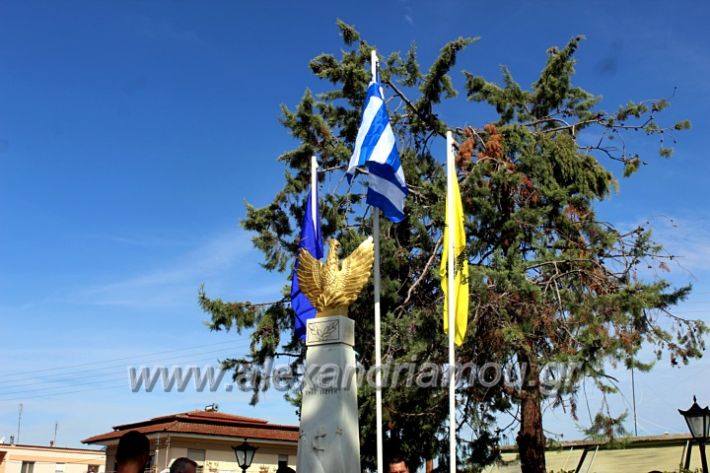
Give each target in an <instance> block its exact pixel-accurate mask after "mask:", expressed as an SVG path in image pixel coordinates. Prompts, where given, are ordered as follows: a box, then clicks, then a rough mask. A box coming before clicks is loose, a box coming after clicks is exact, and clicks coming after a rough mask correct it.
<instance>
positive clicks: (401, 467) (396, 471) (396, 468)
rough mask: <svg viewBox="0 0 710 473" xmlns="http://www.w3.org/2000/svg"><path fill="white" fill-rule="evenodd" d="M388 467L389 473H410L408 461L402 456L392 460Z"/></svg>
mask: <svg viewBox="0 0 710 473" xmlns="http://www.w3.org/2000/svg"><path fill="white" fill-rule="evenodd" d="M387 465H388V467H389V470H388V473H409V467H408V466H407V460H405V459H404V457H402V456H399V455H396V456H394V457H392V458H390V459H389V461H388V462H387Z"/></svg>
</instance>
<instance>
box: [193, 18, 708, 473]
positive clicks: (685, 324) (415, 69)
mask: <svg viewBox="0 0 710 473" xmlns="http://www.w3.org/2000/svg"><path fill="white" fill-rule="evenodd" d="M338 27H339V29H340V32H341V36H342V39H343V41H344V50H343V51H342V53H341V55H340V57H339V58H338V57H335V56H333V55H330V54H321V55H319V56H318V57H316V58H315V59H313V60H312V61H311V63H310V67H311V70H312V71H313V73H314V74H315V75H316V76H317V77H318V78H320V79H322V80H324V81H327V83H329V84H331V86H332V89H331V90H329V91H327V92H325V93H321V94H317V95H314V94H313V93H312V92H311V91H309V90H306V92H305V94H304V95H303V97H302V99H301V101H300V102H299V103H298V105H297V106H296V107H295V109H291V108H288V107H286V106H284V107H282V110H281V122H282V123H283V125H284V127H285V128H286V129H287V130H288V132H289V133H290V134H291V135H292V136H293V137H294V138H296V139H297V140H298V142H299V143H300V144H299V145H298V146H297V147H296V148H295V149H293V150H291V151H288V152H286V153H284V154H283V155H281V156H280V157H279V160H280V161H281V162H282V163H283V164H284V168H285V176H284V186H283V188H282V189H281V190H280V191H279V192H278V193H277V194H276V195H275V196H274V200H273V202H272V203H270V204H269V205H266V206H264V207H261V208H256V207H253V206H251V205H248V206H247V216H246V218H245V219H244V221H243V222H242V224H243V226H244V228H245V229H247V230H249V231H251V232H253V233H254V238H253V243H254V245H255V246H256V247H257V248H258V249H259V250H261V251H262V253H263V256H264V260H263V266H264V268H265V269H266V270H268V271H277V272H282V273H283V274H284V283H285V290H284V296H283V297H282V298H280V300H278V301H277V302H274V303H269V304H264V305H255V304H252V303H248V302H239V303H231V302H224V301H221V300H214V299H209V298H208V297H207V296H206V295H205V293H204V292H203V291H201V292H200V303H201V305H202V307H203V308H204V309H205V311H207V312H208V313H209V314H210V316H211V321H210V328H211V329H213V330H230V329H234V330H236V331H242V330H248V331H249V332H250V334H251V340H252V343H251V349H250V352H249V354H248V355H247V356H246V357H245V358H244V359H235V360H229V361H227V362H226V366H227V367H231V368H235V369H237V367H239V366H242V364H243V363H248V364H257V365H258V364H265V363H267V362H268V360H269V359H271V358H273V357H275V356H282V355H284V354H287V355H288V356H286V357H285V358H284V357H283V356H282V358H281V359H286V360H288V362H290V363H291V364H292V365H293V366H294V367H297V366H299V364H300V363H301V361H302V359H303V355H304V353H305V347H304V346H303V344H302V343H301V342H300V341H298V340H297V339H295V338H294V336H293V330H292V328H293V315H292V313H291V311H290V308H289V302H288V298H287V296H286V295H285V294H287V293H288V278H289V276H290V274H289V273H290V270H291V266H292V264H293V261H294V255H295V251H296V248H297V244H298V238H299V222H301V219H302V217H303V211H304V209H303V202H304V200H305V195H306V192H307V191H308V186H309V170H310V169H309V163H310V157H311V155H313V154H316V155H317V156H318V157H319V162H320V166H321V170H322V171H321V172H320V173H319V176H318V180H319V183H320V184H321V185H322V189H321V203H320V205H321V213H322V219H323V221H322V228H323V234H324V237H326V238H328V237H336V238H338V239H339V240H340V242H341V243H342V246H343V252H344V253H345V254H349V252H351V251H352V250H353V249H354V248H355V246H356V245H357V244H358V243H359V242H360V241H361V240H362V239H363V237H364V236H365V235H368V234H369V233H370V232H371V224H370V219H369V216H370V215H369V213H368V212H367V209H366V208H365V207H364V199H363V197H364V185H365V184H364V183H365V181H366V180H365V179H362V178H358V179H357V180H356V181H355V183H354V185H353V186H352V187H348V185H347V182H346V181H345V180H343V175H344V170H345V167H346V165H347V163H348V161H349V159H350V154H351V150H352V148H353V144H354V140H355V136H356V134H357V129H358V126H359V123H360V113H361V106H362V103H363V100H364V96H365V90H366V87H367V84H368V82H369V80H370V77H369V76H370V73H369V67H368V66H369V57H370V51H371V49H372V45H370V44H368V43H367V42H365V40H363V39H362V38H361V37H360V34H359V33H358V32H357V31H356V30H355V28H353V27H352V26H350V25H347V24H345V23H343V22H338ZM474 41H475V40H474V39H472V38H459V39H456V40H453V41H451V42H450V43H448V44H446V45H445V46H444V47H443V48H442V49H441V54H440V55H439V57H438V58H437V59H436V60H435V61H434V62H433V63H432V64H431V66H430V67H429V69H428V71H427V72H426V73H423V72H422V68H421V67H420V65H419V62H418V60H417V52H416V48H415V46H414V45H412V47H411V48H410V49H409V50H408V51H407V53H406V54H404V55H400V54H399V53H397V52H395V53H392V54H389V55H388V56H384V57H383V56H381V57H383V60H382V64H381V77H382V81H383V84H384V87H385V95H386V96H387V97H388V98H390V102H389V104H388V108H389V111H390V119H391V121H392V125H393V127H394V129H395V133H396V134H397V136H398V146H399V151H400V155H401V160H402V165H403V167H404V172H405V175H406V177H407V183H408V185H409V187H410V190H411V193H410V196H409V197H408V198H407V202H406V214H407V218H406V219H405V221H404V222H402V223H400V224H398V225H392V224H390V223H389V222H383V223H382V249H381V251H382V262H381V268H382V295H381V298H382V309H383V347H384V356H385V359H386V360H387V362H388V363H389V364H393V365H394V364H401V363H415V364H416V365H417V366H422V365H424V364H426V363H429V364H431V366H439V367H441V366H443V365H445V364H446V360H447V344H446V338H445V335H444V333H443V329H442V310H443V309H442V301H443V295H442V293H441V289H440V281H439V274H438V259H439V257H440V251H441V235H442V226H443V224H444V200H445V186H446V182H445V172H444V167H443V158H442V157H443V155H444V152H443V149H444V145H443V139H442V138H441V135H442V134H443V133H444V132H445V131H446V130H447V129H452V130H454V131H455V136H456V139H457V141H458V143H459V146H458V154H457V165H458V170H459V180H460V187H461V194H462V197H463V205H464V211H465V213H466V219H467V220H466V234H467V236H468V249H467V254H468V258H469V267H470V288H471V309H470V314H469V332H468V334H467V337H466V340H465V342H464V345H463V346H462V347H461V348H460V349H458V350H457V359H458V362H459V363H460V364H461V365H465V366H469V367H471V366H477V367H484V366H488V367H489V368H490V367H491V366H504V367H507V368H511V370H510V376H507V381H508V382H503V381H499V382H494V381H496V380H495V375H496V373H495V370H490V369H489V370H488V371H485V370H482V371H479V372H478V377H477V378H475V379H473V378H469V379H468V380H464V381H462V382H461V384H460V386H459V389H458V392H457V396H458V398H457V402H458V406H459V417H458V423H459V425H458V432H459V442H460V443H459V445H460V449H459V454H460V458H459V462H460V464H461V465H462V468H464V471H478V469H480V468H481V467H482V466H483V465H485V464H488V463H490V462H492V461H494V460H495V459H496V458H497V449H496V445H497V442H498V441H500V438H501V435H502V433H501V430H499V428H500V427H499V426H498V425H497V423H496V418H497V416H499V415H500V414H501V413H504V412H507V413H510V414H512V415H513V416H515V418H517V419H518V422H517V424H516V425H515V426H513V427H511V428H514V429H516V430H517V437H516V440H517V443H518V447H519V451H520V458H521V462H522V465H523V471H524V472H526V473H529V472H543V471H544V470H545V462H544V455H543V454H544V448H545V437H544V434H543V425H542V408H543V406H545V405H547V404H553V405H555V406H560V407H562V408H564V409H566V410H567V411H568V412H569V413H570V415H571V416H573V417H576V415H577V403H578V401H579V395H578V390H579V389H580V386H581V383H582V381H583V380H585V379H586V380H590V381H593V382H594V383H595V384H596V385H597V387H599V388H600V389H602V391H603V392H605V393H613V392H614V391H615V389H616V388H615V386H614V384H613V380H611V379H610V378H609V377H608V376H607V375H606V374H605V367H606V366H608V365H609V364H610V363H624V364H626V365H627V366H634V367H635V368H636V369H641V370H648V369H651V367H652V365H653V363H652V361H653V360H646V362H644V363H642V362H641V361H639V360H637V355H638V353H639V351H640V350H641V348H642V347H644V346H650V347H652V348H653V349H654V350H655V351H656V353H657V354H658V357H659V359H660V358H661V357H664V356H666V357H668V358H669V359H670V362H671V363H673V364H684V363H687V362H688V361H689V360H690V359H693V358H699V357H700V356H701V355H702V353H703V350H704V341H703V335H704V333H705V332H706V327H705V326H704V325H703V324H702V323H701V322H699V321H693V320H687V319H685V318H683V317H682V314H674V313H673V312H672V309H673V306H674V305H675V304H677V303H678V302H679V301H681V300H682V299H683V298H684V297H686V296H687V295H688V293H689V291H690V287H680V288H676V287H672V286H671V285H670V284H669V283H668V282H667V281H665V280H663V279H661V278H659V277H657V276H653V275H651V274H650V272H649V271H647V270H646V268H647V267H648V266H655V267H658V266H659V265H666V264H667V263H668V261H669V259H670V258H671V256H670V255H668V254H666V253H665V252H663V250H662V248H661V247H660V246H659V245H658V244H656V243H654V241H653V240H652V239H651V230H650V229H649V228H645V227H638V228H631V229H619V228H615V227H614V226H613V225H612V224H610V223H607V222H603V221H600V219H598V218H597V216H596V213H595V205H596V204H597V203H598V202H599V201H601V200H603V199H605V198H607V197H609V196H610V195H611V194H612V193H613V192H615V190H616V189H617V187H618V186H619V183H618V181H617V180H616V178H615V177H614V174H613V172H612V171H614V172H618V173H620V174H623V175H624V176H626V177H628V176H631V175H633V174H634V173H635V172H637V171H638V170H639V169H640V168H641V165H643V164H646V163H647V162H649V160H650V159H651V158H647V157H643V158H642V157H641V156H639V155H637V154H635V153H634V152H633V151H631V150H629V149H626V148H625V147H622V146H620V145H619V144H618V143H619V141H620V139H619V138H620V137H622V136H623V135H626V134H635V135H637V137H638V139H642V138H646V139H648V140H658V141H659V153H660V155H661V156H663V157H669V156H670V155H671V151H672V150H671V149H670V148H667V147H664V146H662V143H663V142H664V138H669V135H670V136H672V135H673V134H675V133H679V132H681V131H683V130H686V129H688V128H689V127H690V124H689V123H688V122H687V121H682V122H679V123H676V124H664V123H661V122H659V121H658V117H659V116H660V115H661V113H662V111H663V109H664V108H666V107H667V106H668V105H669V104H668V102H667V101H666V100H657V101H648V102H639V103H636V102H629V103H627V104H625V105H622V106H621V107H619V108H618V109H617V110H616V111H613V112H607V111H605V110H604V109H603V108H601V106H600V102H601V98H600V97H599V96H597V95H593V94H592V93H590V92H587V91H585V90H583V89H581V88H579V87H577V86H575V85H574V84H573V82H572V79H573V75H574V65H575V59H574V54H575V51H576V50H577V48H578V47H579V46H580V43H581V41H582V38H581V37H577V38H573V39H572V40H571V41H570V42H569V43H568V44H567V45H566V46H565V47H563V48H560V49H558V48H552V49H550V50H549V51H548V57H547V62H546V63H545V64H544V66H543V68H542V71H541V73H540V77H539V79H537V80H536V81H535V82H534V83H533V84H532V85H531V87H530V88H529V89H525V88H523V87H522V86H521V85H519V84H518V83H517V82H516V81H515V80H514V79H513V76H512V74H511V72H510V71H509V70H507V69H506V68H503V70H502V81H501V82H500V83H497V82H493V81H489V80H487V79H485V78H483V77H479V76H476V75H473V74H471V73H468V72H465V71H464V72H463V77H462V78H463V79H464V80H465V94H464V95H463V97H459V96H457V92H456V90H455V89H454V86H453V80H452V74H453V73H454V66H455V63H456V59H457V56H458V54H459V53H460V52H461V50H462V49H464V48H465V47H467V46H469V45H471V44H472V43H473V42H474ZM380 54H382V52H380ZM458 74H461V73H458ZM454 77H455V76H454ZM459 77H461V76H459ZM450 100H468V101H470V102H475V103H477V105H476V106H480V107H489V108H490V109H491V110H493V111H495V112H496V115H497V119H496V120H495V121H493V122H491V123H482V124H479V125H476V126H473V127H471V126H465V124H457V123H446V122H444V120H443V119H442V118H441V116H440V115H439V114H438V113H437V106H439V104H440V103H442V102H444V101H450ZM589 136H595V137H596V138H595V140H594V141H590V139H589V138H587V137H589ZM599 137H601V138H599ZM670 141H671V139H666V140H665V142H670ZM331 189H336V192H333V193H330V190H331ZM666 267H667V266H666ZM372 299H373V294H372V287H371V286H369V287H368V288H367V289H366V290H365V291H364V292H363V294H362V295H361V297H360V298H359V299H358V301H357V302H356V303H355V304H354V305H353V306H352V307H351V309H350V314H351V316H352V317H353V318H354V319H355V320H356V330H357V333H356V343H357V346H356V351H357V352H358V353H359V355H360V358H359V361H360V362H361V363H362V365H363V366H364V368H368V367H370V366H371V365H372V364H373V363H374V353H373V349H374V340H373V322H372V315H371V314H372ZM660 320H665V321H667V322H670V326H671V327H672V330H669V329H668V328H663V327H668V323H665V322H664V325H661V324H660V323H659V321H660ZM486 364H488V365H486ZM504 378H505V377H504ZM560 379H564V380H565V382H564V383H556V384H558V386H554V389H550V385H551V383H552V382H553V381H555V382H556V381H559V380H560ZM415 384H416V383H415ZM420 384H421V383H420ZM552 384H555V383H552ZM258 395H259V388H258V387H257V388H256V389H255V392H254V398H253V402H257V401H258ZM383 395H384V413H385V425H383V426H380V427H381V428H383V429H386V431H387V432H386V437H385V438H387V439H388V445H387V448H396V449H398V450H400V451H401V452H402V453H403V454H404V455H406V456H408V457H409V458H411V459H412V463H413V465H412V466H413V467H416V465H417V464H421V463H422V462H423V461H424V460H425V459H429V458H440V459H441V461H443V462H445V461H446V460H445V457H446V452H447V450H448V446H447V445H448V441H447V438H446V435H445V433H446V431H447V391H446V387H445V386H443V385H441V384H439V385H438V387H437V386H433V387H431V386H428V387H421V386H417V385H410V386H402V385H400V386H396V387H390V388H386V389H384V394H383ZM287 396H288V397H289V399H291V400H293V401H294V403H295V404H296V405H298V399H299V394H298V392H297V391H296V390H294V391H291V392H289V393H288V394H287ZM374 399H375V396H374V390H373V387H372V386H371V385H369V384H368V383H362V385H361V387H360V397H359V402H360V427H361V436H360V438H361V442H362V449H361V451H362V455H363V466H365V467H369V468H372V465H373V463H374V456H375V445H374V442H375V433H374V430H373V429H375V428H376V426H375V425H374V423H375V421H374V418H375V406H374ZM612 421H613V419H606V420H605V419H604V418H603V417H599V416H598V417H597V418H595V420H594V422H595V425H594V426H591V429H592V430H595V429H596V430H600V429H599V428H598V427H599V426H600V425H612V424H613V422H612ZM615 425H616V424H613V426H615ZM614 428H616V427H614Z"/></svg>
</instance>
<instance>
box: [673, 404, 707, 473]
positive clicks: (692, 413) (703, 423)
mask: <svg viewBox="0 0 710 473" xmlns="http://www.w3.org/2000/svg"><path fill="white" fill-rule="evenodd" d="M678 412H680V414H681V415H682V416H683V417H684V418H685V422H686V423H687V424H688V430H690V434H691V435H692V436H693V440H695V441H696V442H698V447H700V461H701V462H702V464H703V473H708V462H707V459H706V458H705V442H707V440H708V433H709V432H708V431H710V409H708V407H707V406H705V407H703V408H701V407H700V406H699V405H698V402H697V400H696V399H695V396H693V405H692V406H690V409H688V410H687V411H683V410H680V409H678ZM688 468H690V446H689V447H688V453H687V454H686V456H685V469H688Z"/></svg>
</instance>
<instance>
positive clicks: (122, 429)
mask: <svg viewBox="0 0 710 473" xmlns="http://www.w3.org/2000/svg"><path fill="white" fill-rule="evenodd" d="M131 430H137V431H138V432H142V433H143V434H145V435H146V436H147V437H148V439H149V440H150V445H151V461H150V468H149V469H150V471H153V472H160V471H162V470H164V469H166V468H169V467H170V464H171V463H172V461H173V460H175V459H176V458H179V457H189V458H192V459H193V460H195V461H196V462H197V463H198V465H199V467H200V468H199V471H198V473H236V472H239V473H241V470H240V469H239V468H238V466H237V463H236V460H235V457H234V451H233V450H232V447H233V446H237V445H240V444H241V443H242V442H244V441H245V440H246V441H248V443H249V444H250V445H253V446H255V447H257V448H258V450H257V451H256V456H255V457H254V462H253V463H252V466H251V468H250V469H249V470H248V472H249V473H252V472H253V473H273V472H275V471H276V469H277V467H278V464H279V463H282V464H286V465H292V464H295V463H296V449H297V446H298V426H296V425H279V424H272V423H270V422H268V421H266V420H263V419H255V418H253V417H243V416H238V415H232V414H226V413H224V412H219V411H217V410H216V409H206V410H204V411H191V412H184V413H180V414H171V415H166V416H161V417H154V418H152V419H149V420H143V421H138V422H132V423H130V424H122V425H117V426H114V427H113V430H112V431H110V432H106V433H103V434H99V435H94V436H93V437H89V438H87V439H85V440H82V442H83V443H86V444H90V445H103V446H105V447H106V472H107V473H111V472H113V471H115V469H116V468H115V461H116V460H115V458H116V457H115V454H116V446H117V445H118V440H119V439H120V438H121V436H122V435H123V434H124V433H126V432H128V431H131Z"/></svg>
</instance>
